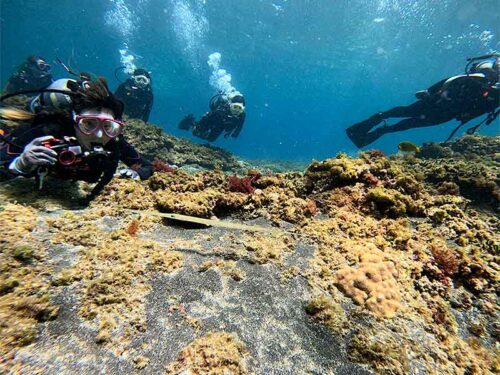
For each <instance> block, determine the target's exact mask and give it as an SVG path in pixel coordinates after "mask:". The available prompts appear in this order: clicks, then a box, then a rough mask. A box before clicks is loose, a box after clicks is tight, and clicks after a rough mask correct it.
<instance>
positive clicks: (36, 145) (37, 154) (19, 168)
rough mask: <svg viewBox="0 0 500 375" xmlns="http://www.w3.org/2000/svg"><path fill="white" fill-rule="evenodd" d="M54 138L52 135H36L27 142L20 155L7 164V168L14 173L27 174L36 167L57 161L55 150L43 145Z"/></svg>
mask: <svg viewBox="0 0 500 375" xmlns="http://www.w3.org/2000/svg"><path fill="white" fill-rule="evenodd" d="M51 139H54V137H52V136H50V135H49V136H45V137H38V138H35V139H33V140H32V141H31V142H30V143H28V144H27V145H26V146H25V147H24V150H23V152H22V154H21V155H20V156H18V157H17V158H15V159H14V160H13V161H12V162H11V163H10V165H9V170H10V171H11V172H14V173H16V174H29V173H31V172H33V171H34V170H35V169H37V168H38V167H42V166H49V165H54V164H55V163H56V162H57V152H55V151H54V150H51V149H50V148H48V147H45V146H44V145H43V143H44V142H47V141H49V140H51Z"/></svg>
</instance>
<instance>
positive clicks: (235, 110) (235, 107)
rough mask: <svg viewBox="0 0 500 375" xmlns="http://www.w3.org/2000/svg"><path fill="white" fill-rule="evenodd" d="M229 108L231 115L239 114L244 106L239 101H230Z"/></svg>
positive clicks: (243, 110)
mask: <svg viewBox="0 0 500 375" xmlns="http://www.w3.org/2000/svg"><path fill="white" fill-rule="evenodd" d="M229 110H230V111H231V115H233V116H241V114H243V112H245V106H244V105H243V104H241V103H231V104H230V105H229Z"/></svg>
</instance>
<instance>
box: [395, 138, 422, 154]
mask: <svg viewBox="0 0 500 375" xmlns="http://www.w3.org/2000/svg"><path fill="white" fill-rule="evenodd" d="M398 150H399V151H403V152H416V153H418V152H420V147H418V146H417V145H416V144H415V143H412V142H410V141H403V142H401V143H400V144H399V145H398Z"/></svg>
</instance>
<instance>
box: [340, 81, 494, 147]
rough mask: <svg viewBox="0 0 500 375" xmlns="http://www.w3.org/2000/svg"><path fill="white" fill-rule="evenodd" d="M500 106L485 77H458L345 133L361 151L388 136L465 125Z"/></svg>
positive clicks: (431, 88) (435, 86) (437, 84)
mask: <svg viewBox="0 0 500 375" xmlns="http://www.w3.org/2000/svg"><path fill="white" fill-rule="evenodd" d="M499 106H500V101H499V89H498V88H496V87H492V86H491V85H490V84H489V83H488V80H487V79H486V78H485V77H484V76H482V75H464V76H457V77H452V78H447V79H444V80H442V81H439V82H438V83H436V84H434V85H433V86H431V87H430V88H429V89H428V90H427V93H426V95H425V97H423V98H422V99H419V100H418V101H416V102H415V103H413V104H410V105H408V106H401V107H395V108H392V109H390V110H388V111H386V112H381V113H377V114H375V115H373V116H372V117H370V118H369V119H367V120H365V121H362V122H360V123H357V124H354V125H352V126H351V127H349V128H347V129H346V132H347V135H348V137H349V138H350V139H351V140H352V141H353V143H354V144H355V145H356V146H358V147H364V146H367V145H369V144H370V143H372V142H374V141H376V140H377V139H378V138H380V137H381V136H383V135H384V134H387V133H393V132H399V131H404V130H408V129H413V128H421V127H427V126H434V125H439V124H443V123H445V122H448V121H450V120H453V119H456V120H458V121H460V122H462V123H463V124H465V123H466V122H468V121H470V120H472V119H474V118H476V117H479V116H481V115H484V114H487V113H492V112H493V111H495V109H496V108H498V107H499ZM402 117H405V119H404V120H401V121H399V122H398V123H396V124H394V125H386V124H385V125H384V126H381V127H378V128H375V127H376V126H377V125H379V124H380V123H381V122H382V121H384V120H385V119H389V118H402ZM374 128H375V129H374ZM372 129H374V130H372Z"/></svg>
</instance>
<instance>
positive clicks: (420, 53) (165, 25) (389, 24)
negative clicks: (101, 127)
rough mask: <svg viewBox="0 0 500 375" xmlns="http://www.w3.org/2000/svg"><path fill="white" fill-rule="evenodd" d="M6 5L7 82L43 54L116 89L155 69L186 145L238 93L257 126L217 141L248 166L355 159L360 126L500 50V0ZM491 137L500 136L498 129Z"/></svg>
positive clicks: (149, 0)
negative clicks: (354, 132) (211, 107)
mask: <svg viewBox="0 0 500 375" xmlns="http://www.w3.org/2000/svg"><path fill="white" fill-rule="evenodd" d="M0 4H1V14H0V18H1V20H0V21H1V82H2V84H5V82H6V81H7V79H8V77H9V75H10V74H11V72H12V71H13V69H14V68H15V67H16V66H17V65H18V64H19V63H20V62H21V61H22V60H23V59H24V58H25V57H26V56H27V55H29V54H32V53H37V54H40V55H42V56H44V57H45V58H47V59H48V60H50V61H52V60H55V58H56V57H60V58H61V59H62V60H63V61H69V62H70V63H71V65H72V66H73V67H74V68H75V69H80V70H83V71H91V72H93V73H95V74H100V75H104V76H106V77H108V79H109V81H110V84H111V86H112V87H113V88H115V87H116V86H117V85H118V84H119V82H118V81H117V80H116V79H115V77H114V71H115V69H116V68H117V67H119V66H121V65H125V66H126V67H127V69H128V70H129V71H131V70H133V69H134V67H144V68H146V69H148V70H150V71H151V72H152V76H153V85H154V92H155V103H154V108H153V112H152V115H151V121H152V122H155V123H159V124H162V125H163V126H164V128H165V130H166V131H167V132H170V133H172V134H174V135H177V136H188V134H187V133H186V132H182V131H179V130H178V129H177V126H176V125H177V123H178V122H179V120H180V119H181V118H182V117H183V116H184V115H185V114H187V113H194V114H195V115H196V116H200V115H201V114H202V113H203V112H204V111H206V110H207V107H208V100H209V99H210V98H211V97H212V95H213V94H214V93H215V92H216V90H217V87H218V85H220V84H222V85H229V86H230V87H234V88H235V89H237V90H239V91H241V92H242V93H243V94H244V95H245V97H246V99H247V110H248V115H247V121H246V124H245V127H244V130H243V132H242V133H241V135H240V137H239V138H237V139H235V140H234V139H231V140H224V139H222V140H220V141H218V142H217V143H216V144H217V145H220V146H223V147H225V148H227V149H229V150H231V151H233V152H235V153H237V154H238V155H241V156H243V157H246V158H258V159H265V158H267V159H295V160H303V161H308V160H310V159H312V158H316V159H321V158H325V157H328V156H331V155H334V154H335V153H337V152H338V151H345V152H349V153H355V152H356V149H355V147H354V146H353V145H352V144H351V142H350V141H349V140H348V139H347V137H346V136H345V132H344V129H345V127H347V126H348V125H349V124H352V123H354V122H357V121H360V120H362V119H364V118H366V117H368V116H370V115H371V114H373V113H374V112H377V111H380V110H386V109H388V108H390V107H392V106H395V105H402V104H409V103H411V102H412V101H413V100H414V96H413V95H414V92H415V91H417V90H421V89H424V88H427V87H428V86H430V85H431V84H432V83H434V82H436V81H438V80H440V79H442V78H444V77H447V76H451V75H455V74H460V73H461V72H463V69H464V66H465V62H466V58H467V57H471V56H474V55H479V54H484V53H488V52H491V51H498V50H499V47H500V43H499V38H498V35H499V32H500V16H499V6H500V3H499V1H498V0H468V1H466V0H459V1H452V0H441V1H432V0H428V1H410V0H406V1H403V0H350V1H348V0H274V1H272V0H205V1H202V0H190V1H189V0H82V1H79V2H77V1H73V0H25V1H21V0H1V2H0ZM214 53H219V54H220V55H215V56H217V57H218V59H216V60H217V64H216V65H214V60H213V57H214V55H212V54H214ZM210 55H212V64H210V65H209V64H208V63H207V62H208V61H209V56H210ZM54 73H55V76H56V77H63V76H65V72H64V70H63V69H62V68H60V67H56V68H55V69H54ZM119 77H120V76H119ZM124 77H125V76H124V75H123V74H122V75H121V78H122V79H123V78H124ZM471 124H472V123H471ZM455 126H456V123H449V124H446V125H442V126H437V127H434V128H425V129H416V130H412V131H407V132H405V133H396V134H390V135H387V136H384V137H383V138H381V139H380V140H379V141H377V142H376V143H374V144H373V145H372V146H373V147H374V148H380V149H383V150H384V151H386V152H395V151H396V146H397V144H398V143H399V142H400V141H401V140H413V141H414V142H416V143H421V142H424V141H441V140H444V139H445V138H446V137H447V136H448V134H449V133H450V132H451V130H452V129H453V128H454V127H455ZM481 132H482V133H483V134H489V135H493V134H498V133H499V123H498V121H497V122H496V123H495V124H492V125H491V126H490V127H488V128H482V129H481Z"/></svg>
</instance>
